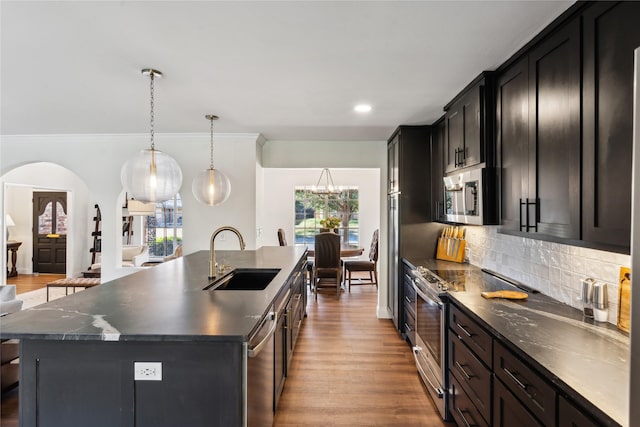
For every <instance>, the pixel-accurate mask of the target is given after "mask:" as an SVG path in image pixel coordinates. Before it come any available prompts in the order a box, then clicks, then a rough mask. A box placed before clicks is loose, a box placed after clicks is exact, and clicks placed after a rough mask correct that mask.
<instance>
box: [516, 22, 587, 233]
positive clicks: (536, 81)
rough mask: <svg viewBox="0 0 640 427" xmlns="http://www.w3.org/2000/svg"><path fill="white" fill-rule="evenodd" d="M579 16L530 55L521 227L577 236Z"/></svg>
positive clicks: (526, 229)
mask: <svg viewBox="0 0 640 427" xmlns="http://www.w3.org/2000/svg"><path fill="white" fill-rule="evenodd" d="M580 66H581V62H580V21H579V20H578V19H574V20H573V21H572V22H570V23H569V24H567V25H565V26H564V27H563V28H562V29H560V30H559V31H557V32H555V33H554V34H552V35H551V36H549V37H548V38H547V39H545V40H544V41H543V42H542V43H541V44H540V45H538V46H537V47H536V48H534V49H533V50H532V51H531V53H530V54H529V176H528V191H527V192H526V193H524V194H523V200H524V206H523V209H524V210H525V212H524V215H523V216H524V218H525V220H524V221H523V225H524V230H523V231H529V232H531V231H533V232H537V233H542V234H548V235H551V236H557V237H562V238H568V239H579V238H580Z"/></svg>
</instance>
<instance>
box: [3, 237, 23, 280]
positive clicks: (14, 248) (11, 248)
mask: <svg viewBox="0 0 640 427" xmlns="http://www.w3.org/2000/svg"><path fill="white" fill-rule="evenodd" d="M20 245H22V242H16V241H15V240H10V241H8V242H7V277H15V276H17V275H18V269H17V268H16V262H17V261H18V248H19V247H20ZM9 254H11V257H9ZM9 259H11V270H9Z"/></svg>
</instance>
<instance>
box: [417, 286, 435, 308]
mask: <svg viewBox="0 0 640 427" xmlns="http://www.w3.org/2000/svg"><path fill="white" fill-rule="evenodd" d="M413 289H415V290H416V293H417V294H418V296H419V297H420V298H422V299H423V300H424V301H431V302H433V303H434V304H437V305H438V307H440V308H442V301H436V300H434V299H433V298H431V297H429V296H428V295H427V294H425V293H424V292H422V290H421V289H420V288H419V287H418V285H416V283H415V282H413Z"/></svg>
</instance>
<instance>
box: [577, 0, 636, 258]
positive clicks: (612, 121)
mask: <svg viewBox="0 0 640 427" xmlns="http://www.w3.org/2000/svg"><path fill="white" fill-rule="evenodd" d="M583 17H584V41H583V46H584V60H583V79H584V83H583V122H582V123H583V125H582V134H583V155H582V156H583V160H582V162H583V163H582V168H583V169H582V180H583V185H582V221H583V224H582V230H583V236H582V239H583V240H586V241H588V242H594V243H601V244H605V245H612V246H614V247H623V248H626V250H628V249H629V247H630V241H629V238H630V234H631V154H632V143H633V135H632V131H633V92H634V91H633V51H634V49H635V48H636V47H638V46H640V25H638V22H639V20H640V3H639V2H598V3H596V4H594V5H593V6H591V7H590V8H588V9H587V10H586V11H585V12H584V14H583Z"/></svg>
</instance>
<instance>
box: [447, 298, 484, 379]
mask: <svg viewBox="0 0 640 427" xmlns="http://www.w3.org/2000/svg"><path fill="white" fill-rule="evenodd" d="M449 327H450V328H451V330H452V331H453V333H454V334H456V335H457V336H458V337H459V339H460V340H462V341H463V342H464V343H465V344H466V345H467V346H468V347H469V348H470V349H471V351H473V352H474V353H475V354H476V355H477V356H478V358H479V359H480V360H482V361H483V362H484V363H485V364H486V365H487V366H489V368H491V361H492V357H491V354H492V352H491V336H490V335H489V334H488V333H487V332H486V331H485V330H484V329H482V327H480V326H479V325H478V324H477V323H476V322H475V321H473V320H471V318H470V317H468V316H467V315H466V314H464V313H463V312H462V311H460V310H459V309H458V308H457V307H456V306H453V305H452V306H451V310H450V312H449Z"/></svg>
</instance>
